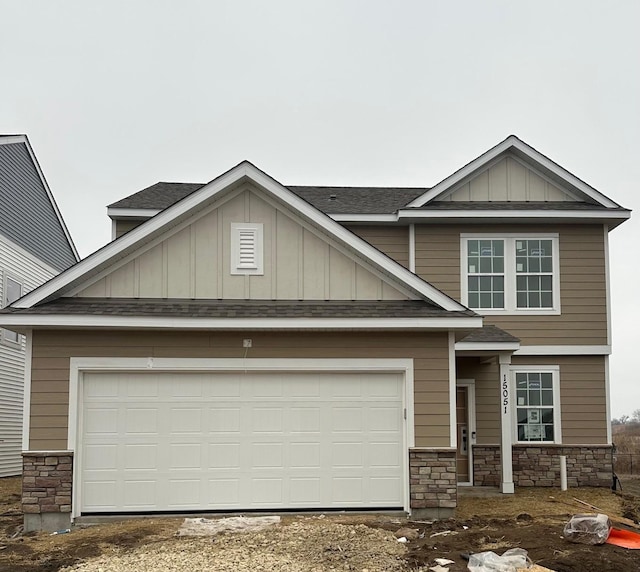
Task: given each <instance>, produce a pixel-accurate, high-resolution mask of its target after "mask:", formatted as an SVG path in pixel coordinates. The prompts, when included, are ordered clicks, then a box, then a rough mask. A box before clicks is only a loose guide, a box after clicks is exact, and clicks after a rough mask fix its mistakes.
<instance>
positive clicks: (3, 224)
mask: <svg viewBox="0 0 640 572" xmlns="http://www.w3.org/2000/svg"><path fill="white" fill-rule="evenodd" d="M0 233H2V234H3V235H5V236H6V237H7V238H8V239H9V240H11V241H12V242H13V243H15V244H16V245H18V246H20V247H21V248H23V249H25V250H26V251H27V252H29V253H31V254H33V255H34V256H36V257H37V258H39V259H40V260H42V261H43V262H45V263H46V264H48V265H49V266H51V267H53V268H54V269H56V270H59V271H61V270H64V269H65V268H68V267H69V266H71V265H72V264H75V263H76V262H77V261H78V259H79V256H78V252H77V251H76V248H75V246H74V244H73V241H72V239H71V235H70V234H69V231H68V230H67V227H66V225H65V223H64V220H63V219H62V216H61V215H60V211H59V210H58V206H57V204H56V202H55V200H54V198H53V195H52V194H51V191H50V189H49V186H48V185H47V182H46V180H45V178H44V175H43V173H42V170H41V169H40V166H39V165H38V161H37V159H36V157H35V155H34V153H33V150H32V149H31V145H30V144H29V140H28V139H27V136H26V135H0Z"/></svg>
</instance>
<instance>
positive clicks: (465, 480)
mask: <svg viewBox="0 0 640 572" xmlns="http://www.w3.org/2000/svg"><path fill="white" fill-rule="evenodd" d="M474 390H475V386H474V384H473V382H472V381H464V382H462V381H459V382H458V385H457V387H456V431H457V435H458V450H457V454H456V465H457V473H458V484H461V485H471V484H473V474H472V473H473V451H472V447H471V445H472V444H473V441H474V440H475V430H476V428H475V415H474V413H475V391H474Z"/></svg>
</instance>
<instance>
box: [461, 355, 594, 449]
mask: <svg viewBox="0 0 640 572" xmlns="http://www.w3.org/2000/svg"><path fill="white" fill-rule="evenodd" d="M512 365H513V366H518V365H541V366H544V365H557V366H559V367H560V404H561V408H562V409H561V417H562V442H563V444H565V445H597V444H606V443H607V410H606V386H605V361H604V357H603V356H514V357H513V359H512ZM457 377H458V379H475V380H476V423H477V443H478V445H491V444H497V443H500V409H499V406H498V404H499V397H498V396H499V391H498V378H499V370H498V365H497V364H495V363H492V364H480V363H479V360H478V358H459V359H458V361H457Z"/></svg>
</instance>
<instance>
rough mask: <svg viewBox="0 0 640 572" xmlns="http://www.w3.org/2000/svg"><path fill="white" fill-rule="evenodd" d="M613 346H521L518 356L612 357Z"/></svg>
mask: <svg viewBox="0 0 640 572" xmlns="http://www.w3.org/2000/svg"><path fill="white" fill-rule="evenodd" d="M610 354H611V346H608V345H607V346H565V345H562V346H520V349H519V350H517V351H516V352H515V355H517V356H589V355H610Z"/></svg>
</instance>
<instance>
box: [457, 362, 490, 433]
mask: <svg viewBox="0 0 640 572" xmlns="http://www.w3.org/2000/svg"><path fill="white" fill-rule="evenodd" d="M457 376H458V379H474V380H475V382H476V435H477V443H478V445H495V444H497V443H500V391H499V386H498V378H499V370H498V365H497V364H496V363H488V364H480V363H479V360H478V359H477V358H459V359H458V362H457Z"/></svg>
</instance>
